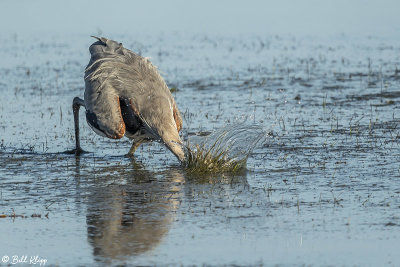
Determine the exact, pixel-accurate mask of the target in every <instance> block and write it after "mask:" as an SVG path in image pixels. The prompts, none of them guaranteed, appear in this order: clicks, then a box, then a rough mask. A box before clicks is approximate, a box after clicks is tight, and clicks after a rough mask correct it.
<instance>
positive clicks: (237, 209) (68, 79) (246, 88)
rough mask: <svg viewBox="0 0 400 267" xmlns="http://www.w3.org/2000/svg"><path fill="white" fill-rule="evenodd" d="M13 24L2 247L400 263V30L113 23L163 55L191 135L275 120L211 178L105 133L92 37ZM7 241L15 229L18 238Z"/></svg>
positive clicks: (111, 255) (122, 255)
mask: <svg viewBox="0 0 400 267" xmlns="http://www.w3.org/2000/svg"><path fill="white" fill-rule="evenodd" d="M68 37H69V38H65V36H63V38H61V37H60V36H57V35H48V36H42V37H41V38H40V39H38V38H36V37H24V38H21V37H19V36H16V35H0V40H1V41H2V43H3V44H4V45H3V49H2V50H0V58H1V59H2V60H1V62H0V77H2V79H1V80H0V92H1V95H0V139H1V140H0V146H1V147H0V175H1V182H0V214H4V215H7V217H6V218H0V225H1V226H0V235H1V237H2V240H3V241H2V242H0V251H1V253H2V255H1V256H2V257H3V255H8V256H9V257H11V256H13V255H18V256H22V255H28V256H33V255H39V256H40V257H41V258H45V259H47V264H46V265H61V266H66V265H81V266H88V265H109V264H111V265H117V264H127V265H157V266H159V265H167V264H170V265H180V264H182V265H190V264H195V265H202V264H205V265H220V264H235V265H294V264H296V265H301V264H304V265H316V266H319V265H335V266H336V265H343V266H354V265H359V266H367V265H370V266H376V265H389V266H390V265H392V266H397V265H399V264H400V261H399V257H398V248H399V247H400V228H399V227H400V215H399V212H400V182H399V178H400V166H399V162H400V161H399V159H400V150H399V140H400V132H399V123H400V118H399V115H398V114H399V101H400V93H399V84H400V69H399V68H400V53H399V52H400V46H398V40H391V39H386V40H384V39H374V38H354V37H348V36H345V35H342V36H333V37H331V38H311V37H308V38H305V37H304V38H299V37H297V38H294V37H291V36H258V35H251V36H250V35H249V36H229V35H226V36H206V35H201V36H199V35H197V36H194V35H193V36H190V35H189V36H188V35H181V34H174V35H162V34H160V35H139V36H114V37H113V38H114V39H117V40H118V41H120V42H122V43H123V44H124V46H125V47H127V48H130V49H132V50H134V51H136V52H138V53H140V54H141V55H143V56H149V57H151V60H152V62H153V63H154V64H155V65H157V66H158V67H159V69H160V71H161V72H162V75H163V77H165V79H166V81H167V83H168V85H169V86H170V87H175V88H177V91H176V92H174V97H175V99H176V101H177V103H178V106H179V108H180V110H181V113H182V116H183V117H184V130H183V137H184V139H187V138H189V137H190V136H195V135H204V134H207V133H209V132H212V131H214V130H217V129H221V128H223V127H224V126H225V125H227V124H232V123H238V122H242V121H245V122H248V123H252V124H256V125H258V126H259V127H262V128H263V129H265V131H266V132H268V133H269V136H268V138H266V139H265V141H264V142H262V143H261V144H260V145H259V146H258V147H257V148H256V149H255V150H254V151H253V153H252V154H251V155H250V156H249V159H248V162H247V171H246V172H244V173H240V174H239V175H236V176H230V175H214V176H210V177H203V178H202V179H198V178H197V177H193V176H191V175H190V174H188V173H186V172H185V170H184V169H183V168H182V167H180V165H179V163H178V162H177V160H176V158H175V157H174V156H173V155H172V154H171V153H170V152H169V151H168V150H166V149H165V148H164V147H163V146H162V145H161V144H157V143H154V144H150V145H144V146H142V147H140V148H139V149H138V151H137V152H136V158H135V160H132V159H129V158H127V157H125V156H124V155H125V154H126V153H127V152H128V150H129V148H130V144H129V141H128V140H127V139H123V140H120V141H113V140H109V139H104V138H102V137H99V136H96V135H95V133H94V132H92V131H91V129H90V128H89V127H88V126H87V125H86V123H85V120H84V116H83V113H82V114H81V144H82V147H83V148H84V149H86V150H88V151H91V152H92V153H89V154H85V155H83V156H81V157H80V158H76V157H75V156H73V155H65V154H60V153H59V152H62V151H65V150H67V149H71V148H73V146H74V138H73V118H72V109H71V104H72V99H73V97H75V96H80V97H82V96H83V86H84V83H83V71H84V67H85V66H86V64H87V61H88V60H89V53H88V50H87V49H88V46H89V45H90V44H91V43H92V42H93V40H92V38H89V37H87V36H83V35H71V36H68ZM4 240H7V242H5V241H4Z"/></svg>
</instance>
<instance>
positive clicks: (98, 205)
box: [86, 161, 184, 263]
mask: <svg viewBox="0 0 400 267" xmlns="http://www.w3.org/2000/svg"><path fill="white" fill-rule="evenodd" d="M132 165H133V169H132V168H131V169H130V170H128V171H127V170H126V167H127V166H121V165H118V166H107V167H104V168H102V170H101V173H103V174H107V175H105V176H102V177H101V178H98V177H96V182H95V183H94V184H92V185H91V186H90V189H89V191H90V195H89V197H88V201H87V215H86V222H87V234H88V241H89V243H90V244H91V245H92V247H93V254H94V258H95V260H96V261H100V262H103V263H104V262H106V263H112V262H114V261H124V260H125V259H128V258H129V257H130V256H135V255H139V254H142V253H145V252H147V251H150V250H151V249H153V248H155V247H157V246H158V245H159V244H160V243H161V242H162V239H163V237H164V236H165V235H166V234H167V233H168V231H169V228H170V226H171V223H172V222H173V221H174V218H175V213H176V210H177V209H178V207H179V204H180V199H181V194H182V188H183V184H184V177H183V174H182V173H181V170H179V169H169V170H166V171H164V172H157V173H155V172H151V171H148V170H145V169H143V168H142V167H141V166H140V165H138V164H136V163H135V162H134V161H133V163H132ZM122 168H125V169H124V172H123V173H122V179H121V177H119V178H118V180H116V177H115V176H116V175H115V173H116V172H118V171H119V170H121V169H122ZM97 173H99V172H97ZM120 175H121V174H120ZM110 181H112V183H111V184H110ZM115 181H118V182H115Z"/></svg>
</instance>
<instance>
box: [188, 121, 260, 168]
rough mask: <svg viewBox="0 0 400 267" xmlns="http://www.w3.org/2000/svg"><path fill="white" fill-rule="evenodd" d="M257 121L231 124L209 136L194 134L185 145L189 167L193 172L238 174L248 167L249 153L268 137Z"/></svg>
mask: <svg viewBox="0 0 400 267" xmlns="http://www.w3.org/2000/svg"><path fill="white" fill-rule="evenodd" d="M266 136H267V134H266V131H264V130H263V128H262V127H261V126H259V125H255V124H244V123H240V124H231V125H227V126H225V127H224V128H222V129H219V130H217V131H215V132H214V133H212V134H211V135H209V136H206V137H201V136H192V137H191V138H189V140H188V142H187V146H186V158H187V161H186V167H187V169H188V170H189V171H190V172H193V173H221V172H230V173H235V172H238V171H240V170H243V169H245V168H246V163H247V159H248V157H249V155H250V154H251V153H252V151H253V150H254V149H255V148H256V146H257V145H258V144H259V143H260V142H261V141H264V140H265V139H266Z"/></svg>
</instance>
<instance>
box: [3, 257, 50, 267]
mask: <svg viewBox="0 0 400 267" xmlns="http://www.w3.org/2000/svg"><path fill="white" fill-rule="evenodd" d="M1 261H2V262H3V263H8V264H9V265H15V264H30V265H38V266H45V265H46V263H47V259H45V258H42V257H40V256H38V255H35V256H28V255H21V256H18V255H13V256H8V255H4V256H3V257H2V258H1Z"/></svg>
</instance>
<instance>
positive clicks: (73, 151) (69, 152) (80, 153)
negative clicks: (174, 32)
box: [63, 147, 89, 156]
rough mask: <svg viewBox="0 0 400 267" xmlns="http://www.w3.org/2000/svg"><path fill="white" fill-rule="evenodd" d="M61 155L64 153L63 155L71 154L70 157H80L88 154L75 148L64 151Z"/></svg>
mask: <svg viewBox="0 0 400 267" xmlns="http://www.w3.org/2000/svg"><path fill="white" fill-rule="evenodd" d="M63 153H65V154H71V155H72V154H74V155H76V156H80V155H82V154H85V153H89V152H88V151H85V150H83V149H82V148H80V147H77V148H75V149H71V150H66V151H64V152H63Z"/></svg>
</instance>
